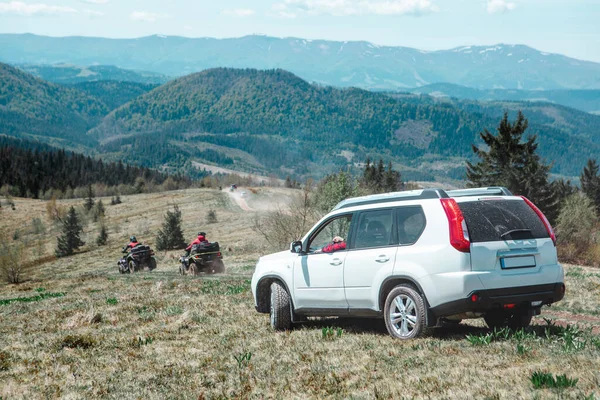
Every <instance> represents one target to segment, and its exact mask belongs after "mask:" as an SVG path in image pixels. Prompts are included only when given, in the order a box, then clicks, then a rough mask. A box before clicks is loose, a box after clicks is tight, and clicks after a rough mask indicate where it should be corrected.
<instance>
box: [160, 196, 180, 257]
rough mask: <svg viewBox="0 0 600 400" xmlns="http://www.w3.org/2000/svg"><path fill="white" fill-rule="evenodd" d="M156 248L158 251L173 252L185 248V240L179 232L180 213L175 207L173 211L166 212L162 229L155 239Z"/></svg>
mask: <svg viewBox="0 0 600 400" xmlns="http://www.w3.org/2000/svg"><path fill="white" fill-rule="evenodd" d="M156 248H157V249H158V250H173V249H182V248H185V240H184V239H183V232H182V230H181V211H180V210H179V207H177V205H175V206H173V211H172V212H171V211H167V213H166V214H165V222H164V224H163V227H162V229H159V231H158V236H157V237H156Z"/></svg>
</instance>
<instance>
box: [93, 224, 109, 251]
mask: <svg viewBox="0 0 600 400" xmlns="http://www.w3.org/2000/svg"><path fill="white" fill-rule="evenodd" d="M107 241H108V232H107V231H106V226H105V225H104V224H102V225H101V226H100V233H99V234H98V237H97V238H96V245H98V246H104V245H106V242H107Z"/></svg>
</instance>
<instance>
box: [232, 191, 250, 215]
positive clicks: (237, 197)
mask: <svg viewBox="0 0 600 400" xmlns="http://www.w3.org/2000/svg"><path fill="white" fill-rule="evenodd" d="M227 193H229V197H231V198H232V199H233V201H234V202H235V203H236V204H237V205H238V206H239V207H240V208H241V209H242V210H244V211H254V209H253V208H251V207H250V206H249V205H248V203H246V199H244V198H243V197H242V192H227Z"/></svg>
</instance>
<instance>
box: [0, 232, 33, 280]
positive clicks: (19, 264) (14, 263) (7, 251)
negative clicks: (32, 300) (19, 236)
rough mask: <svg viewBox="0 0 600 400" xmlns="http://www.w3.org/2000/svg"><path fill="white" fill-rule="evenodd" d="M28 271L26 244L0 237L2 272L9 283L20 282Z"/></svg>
mask: <svg viewBox="0 0 600 400" xmlns="http://www.w3.org/2000/svg"><path fill="white" fill-rule="evenodd" d="M26 271H27V264H26V260H25V246H24V245H23V244H22V243H15V244H12V245H11V244H9V242H8V240H6V238H3V237H0V274H1V275H2V278H4V280H5V281H6V282H7V283H20V282H22V281H23V278H24V275H25V274H26Z"/></svg>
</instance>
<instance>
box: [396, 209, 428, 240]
mask: <svg viewBox="0 0 600 400" xmlns="http://www.w3.org/2000/svg"><path fill="white" fill-rule="evenodd" d="M396 216H397V218H398V219H397V220H398V242H399V243H400V245H405V246H406V245H411V244H415V243H416V242H417V240H419V238H420V237H421V234H422V233H423V230H425V225H426V224H427V221H426V219H425V213H424V212H423V208H421V206H407V207H399V208H398V209H396Z"/></svg>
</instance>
